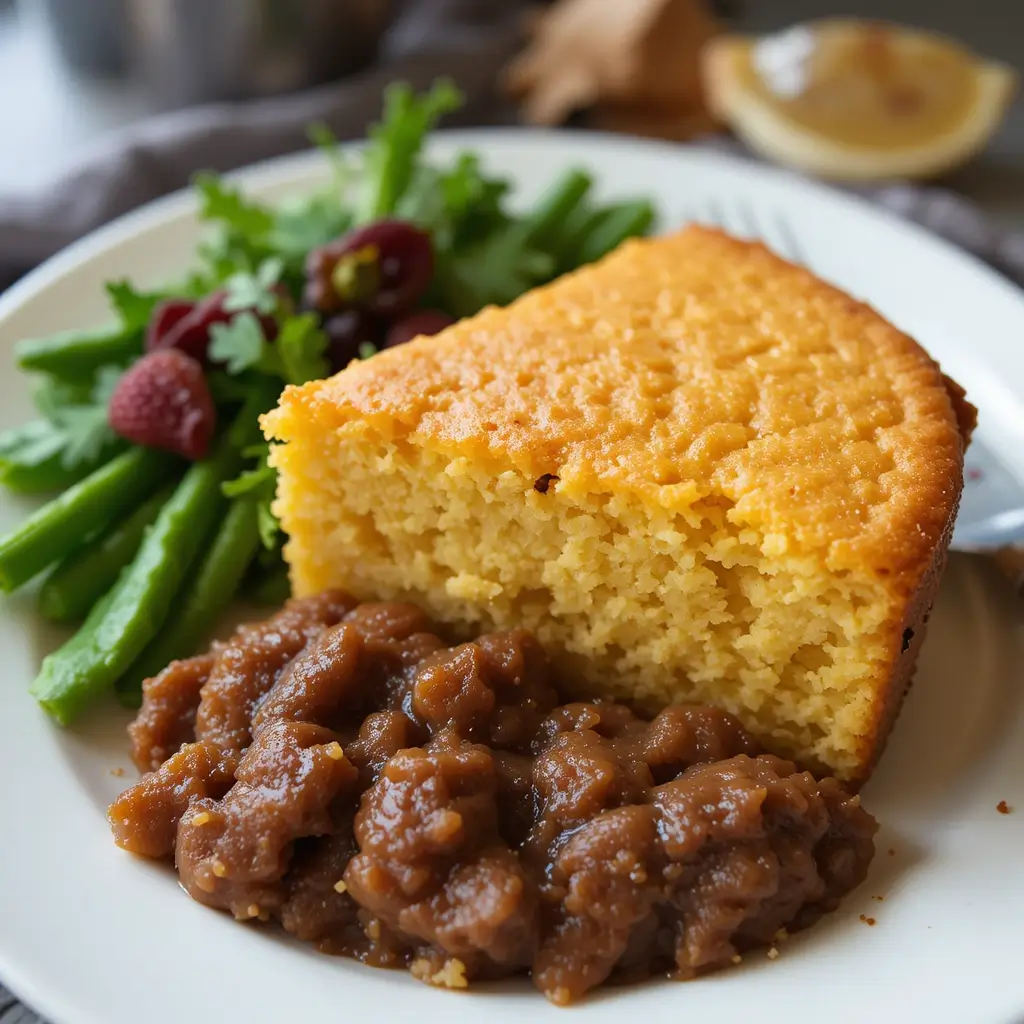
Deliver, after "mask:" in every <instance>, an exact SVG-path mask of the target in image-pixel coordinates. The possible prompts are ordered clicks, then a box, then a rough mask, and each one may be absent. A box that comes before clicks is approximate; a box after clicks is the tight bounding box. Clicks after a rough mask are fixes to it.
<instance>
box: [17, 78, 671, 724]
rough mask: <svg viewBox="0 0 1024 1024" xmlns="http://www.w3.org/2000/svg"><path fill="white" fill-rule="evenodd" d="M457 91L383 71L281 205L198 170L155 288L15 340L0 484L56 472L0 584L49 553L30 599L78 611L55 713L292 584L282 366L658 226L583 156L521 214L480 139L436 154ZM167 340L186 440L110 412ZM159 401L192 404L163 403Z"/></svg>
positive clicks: (526, 285)
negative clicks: (597, 191)
mask: <svg viewBox="0 0 1024 1024" xmlns="http://www.w3.org/2000/svg"><path fill="white" fill-rule="evenodd" d="M460 102H461V97H460V96H459V94H458V92H457V90H456V89H455V88H454V87H453V86H452V85H451V84H450V83H447V82H439V83H437V84H436V85H435V86H434V87H433V89H431V90H430V91H429V92H428V93H426V94H425V95H419V96H417V95H415V94H414V93H413V92H412V91H411V90H410V89H409V88H407V87H406V86H404V85H395V86H392V87H391V88H390V89H389V90H388V91H387V93H386V96H385V103H384V113H383V117H382V119H381V121H380V123H379V124H378V125H376V126H375V127H374V128H373V129H372V130H371V131H370V134H369V138H368V141H367V143H366V145H365V147H363V149H362V150H360V151H359V152H358V153H356V154H355V155H352V154H351V153H349V152H348V151H346V150H344V149H343V148H339V147H338V145H337V143H336V142H335V140H334V139H333V138H332V137H331V136H330V133H329V132H328V131H327V130H326V129H324V128H323V127H316V128H314V129H313V130H312V131H311V135H312V137H313V139H314V141H315V142H316V143H317V144H318V145H319V146H320V147H321V148H322V149H323V150H324V152H325V154H326V156H327V158H328V160H329V162H330V167H331V184H330V187H329V188H326V189H324V190H322V191H320V192H317V193H316V194H314V195H311V196H305V197H302V198H301V199H295V200H292V201H290V202H286V203H283V204H281V205H280V206H275V207H272V206H269V205H266V204H264V203H261V202H259V201H257V200H255V199H253V198H251V197H248V196H246V195H244V194H243V193H242V192H241V191H240V190H239V189H238V188H237V187H236V186H235V185H234V184H233V183H232V182H230V181H227V180H225V179H222V178H219V177H217V176H215V175H210V174H203V175H199V176H198V177H197V178H196V181H195V188H196V193H197V197H198V202H199V216H200V219H201V220H202V221H203V222H204V223H205V224H206V225H207V226H208V228H209V233H208V236H207V237H206V238H205V239H204V241H203V242H202V244H201V245H200V246H199V250H198V253H197V256H198V259H197V263H196V266H195V268H194V269H193V270H192V271H191V272H190V273H189V274H188V275H187V276H186V277H185V278H184V279H183V280H181V281H178V282H176V283H174V284H172V285H169V286H168V287H166V288H163V289H158V290H155V291H151V290H144V289H139V288H137V287H135V286H134V285H133V284H131V282H129V281H127V280H122V281H115V282H111V283H110V284H108V285H107V292H108V296H109V300H110V305H111V308H112V311H113V313H114V314H115V321H114V323H113V324H112V325H111V326H109V327H106V328H102V329H98V330H87V331H67V332H63V333H61V334H58V335H55V336H53V337H48V338H40V339H26V340H23V341H21V342H20V343H19V344H18V345H17V348H16V358H17V363H18V366H19V368H20V369H21V370H23V371H25V372H26V373H28V374H31V375H32V377H33V398H34V403H35V405H36V408H37V410H38V413H39V417H38V418H37V419H36V420H34V421H32V422H31V423H28V424H25V425H24V426H21V427H18V428H16V429H14V430H11V431H8V432H7V433H5V434H2V435H0V484H3V485H4V486H6V487H7V488H9V489H11V490H13V491H18V492H21V493H39V494H46V493H51V494H52V493H53V492H60V493H58V495H57V497H55V498H53V499H52V500H50V501H49V502H48V503H46V504H44V505H42V506H41V507H40V508H39V510H38V511H37V512H35V513H34V514H33V515H31V516H29V517H28V519H27V520H26V521H25V522H24V523H22V524H21V525H20V526H19V527H18V528H17V529H15V530H14V531H13V532H12V533H10V534H9V535H7V536H6V537H2V538H0V589H2V590H5V591H12V590H14V589H16V588H18V587H20V586H22V585H24V584H26V583H28V582H29V581H30V580H32V579H34V578H37V577H39V576H40V575H41V574H42V573H44V572H48V575H47V576H46V577H45V579H44V580H43V583H42V586H41V589H40V592H39V605H40V611H41V612H42V614H44V615H45V616H46V617H48V618H51V619H53V620H56V621H64V622H83V620H84V622H83V624H82V625H81V626H80V628H79V629H78V632H77V633H75V634H74V636H72V638H71V639H70V640H69V641H68V642H67V643H66V644H65V645H64V646H63V647H61V648H59V649H58V650H56V651H55V652H53V653H52V654H51V655H49V656H48V657H47V658H46V659H45V660H44V662H43V666H42V670H41V672H40V675H39V677H38V678H37V680H36V681H35V683H34V684H33V686H32V693H33V694H34V695H35V696H36V697H37V699H38V700H39V702H40V704H41V705H42V706H43V707H44V708H45V709H46V710H47V711H48V712H49V713H50V714H51V715H52V716H53V717H54V719H55V720H56V721H58V722H60V723H62V724H66V723H68V722H70V721H72V720H73V719H74V718H75V716H76V715H77V714H78V713H79V712H80V711H81V710H82V709H83V708H84V707H85V706H87V705H88V703H89V702H90V701H91V700H92V699H94V698H95V697H97V696H99V695H101V694H103V693H105V692H109V691H110V690H111V689H112V688H113V689H114V690H115V691H116V693H117V694H118V696H119V698H120V699H121V700H122V702H124V703H126V704H128V705H133V704H137V703H138V701H139V699H140V694H141V684H142V681H143V679H145V678H147V677H148V676H150V675H152V674H154V673H156V672H158V671H159V670H160V669H161V668H162V667H163V666H164V665H165V664H166V663H167V662H168V661H169V660H171V659H174V658H177V657H185V656H188V655H190V654H192V653H193V652H194V651H195V650H196V649H197V648H199V647H200V646H202V644H203V643H204V642H205V641H206V640H207V639H208V634H209V631H210V626H211V624H213V623H215V622H216V619H217V616H218V615H219V614H220V613H221V612H222V611H223V610H224V608H225V607H226V606H227V604H228V603H229V602H230V601H231V600H232V599H233V598H234V597H235V596H236V594H238V593H242V594H244V596H246V597H249V598H255V599H261V598H265V599H266V600H269V601H278V600H280V599H281V598H282V597H283V596H284V595H285V594H286V593H287V585H286V574H285V567H284V563H283V560H282V556H281V549H282V545H283V541H284V538H283V537H282V535H281V531H280V528H279V525H278V523H277V520H276V519H275V517H274V515H273V512H272V510H271V502H272V500H273V496H274V491H275V483H276V477H275V473H274V470H273V469H272V468H271V467H270V466H269V465H268V463H267V455H268V447H267V445H266V444H265V443H264V442H263V441H262V438H261V435H260V431H259V428H258V417H259V415H260V414H261V413H263V412H265V411H267V410H268V409H270V408H272V407H273V406H274V404H275V403H276V401H277V398H278V396H279V394H280V392H281V389H282V387H284V386H285V385H288V384H302V383H304V382H306V381H308V380H313V379H319V378H321V377H323V376H326V375H328V374H329V373H331V372H334V371H335V370H338V369H341V368H343V366H344V365H345V363H347V362H348V360H349V359H351V358H356V357H358V358H372V357H373V356H374V354H375V353H376V352H377V351H378V350H379V349H380V348H381V347H383V346H385V345H387V344H389V343H390V344H396V343H398V342H397V341H395V340H394V339H396V338H398V337H399V336H400V335H401V336H402V338H403V340H404V338H407V337H411V336H412V334H413V333H415V330H414V329H413V324H414V321H415V323H417V324H423V323H426V322H427V321H425V320H423V316H424V314H426V316H427V318H428V320H429V321H430V322H431V323H433V324H436V326H433V327H431V328H430V331H433V330H437V329H440V326H441V325H442V324H443V323H445V322H451V320H453V319H458V318H461V317H465V316H469V315H472V314H474V313H476V312H477V311H478V310H480V309H481V308H483V307H484V306H487V305H491V304H499V305H500V304H505V303H507V302H509V301H511V300H513V299H514V298H516V297H517V296H518V295H520V294H522V293H523V292H525V291H527V290H529V289H531V288H534V287H536V286H537V285H540V284H543V283H545V282H547V281H549V280H551V279H553V278H554V277H556V276H558V275H559V274H561V273H564V272H566V271H568V270H571V269H573V268H575V267H577V266H579V265H581V264H582V263H584V262H589V261H592V260H595V259H598V258H600V257H601V256H603V255H604V254H605V253H607V252H609V251H610V250H611V249H613V248H615V247H616V246H617V245H618V244H619V243H620V242H622V241H623V240H624V239H625V238H627V237H629V236H631V235H639V234H643V233H645V232H646V231H647V230H648V229H649V228H650V226H651V224H652V222H653V220H654V216H655V211H654V209H653V207H652V206H651V204H650V203H649V202H648V201H646V200H644V199H638V200H630V201H624V202H620V203H616V204H614V205H610V206H602V205H598V204H596V203H595V202H594V201H593V200H592V199H591V190H592V181H591V178H590V176H589V175H588V174H587V173H586V172H585V171H583V170H579V169H575V170H571V171H569V172H568V173H566V174H565V175H564V176H562V177H561V178H560V179H559V180H557V181H555V182H553V183H552V185H551V187H550V189H549V190H548V192H547V193H546V194H545V195H544V196H543V197H542V198H541V199H540V200H539V201H538V202H537V203H536V204H535V206H534V207H533V208H532V209H529V210H527V211H526V212H525V213H522V214H520V213H517V212H516V211H515V210H514V209H513V207H512V206H511V205H510V203H509V197H510V186H509V183H508V182H507V181H505V180H504V179H502V178H500V177H497V176H494V175H493V174H491V173H490V172H488V171H487V170H485V168H484V167H483V164H482V162H481V160H480V158H479V157H478V155H477V154H475V153H472V152H464V153H461V154H459V155H458V156H457V157H456V158H455V159H453V160H452V161H451V162H450V163H449V164H447V165H437V164H435V163H431V162H429V161H427V160H426V159H425V158H424V155H423V147H424V142H425V140H426V138H427V136H428V134H429V133H430V132H431V131H432V130H433V128H434V127H435V125H436V124H437V123H438V121H439V119H440V118H441V117H442V116H443V115H444V114H445V113H447V112H449V111H452V110H454V109H455V108H456V107H457V106H458V105H459V103H460ZM353 239H355V240H356V241H353ZM386 245H392V246H394V247H397V248H395V249H394V252H395V253H396V254H397V258H398V262H399V263H401V261H402V259H405V260H406V262H407V263H409V261H413V262H415V261H414V260H413V257H414V256H416V253H418V254H419V255H418V256H416V259H418V260H419V263H418V265H417V267H413V268H412V269H411V270H409V271H408V273H409V274H413V275H414V276H415V274H418V275H419V277H418V278H416V281H419V282H420V283H419V284H415V288H412V286H411V285H410V283H409V280H411V279H408V280H404V281H403V280H399V279H397V278H395V279H394V280H388V278H387V274H388V273H392V275H393V266H392V264H394V260H392V261H391V264H389V263H388V260H387V259H386V258H385V256H386V254H382V253H381V251H380V247H381V246H386ZM403 246H404V249H403V248H402V247H403ZM417 246H418V247H419V248H418V249H417V248H416V247H417ZM424 247H425V250H424ZM424 252H425V258H426V260H427V262H426V263H424V262H423V260H424ZM409 265H410V266H411V263H410V264H409ZM389 266H392V269H391V270H389ZM364 270H369V271H372V274H370V276H368V277H367V278H366V279H365V280H363V279H359V280H358V281H356V282H355V284H358V285H359V287H358V288H356V287H354V286H353V287H352V288H351V289H349V288H348V286H349V285H350V284H352V283H353V282H352V280H351V278H350V276H346V275H351V274H354V273H360V272H362V271H364ZM414 272H415V273H414ZM403 273H404V271H403ZM314 274H318V275H319V277H318V278H317V280H316V281H315V282H313V283H314V284H315V285H316V287H315V288H314V287H311V280H312V278H311V275H314ZM393 276H394V275H393ZM399 276H401V275H399ZM367 282H369V284H368V285H367ZM414 283H415V282H414ZM420 284H422V287H421V286H420ZM364 286H365V287H364ZM366 288H368V289H369V293H372V294H371V295H370V302H369V305H366V306H364V305H361V304H360V303H361V297H362V294H363V291H365V290H366ZM389 288H390V291H388V289H389ZM317 289H319V291H317ZM410 289H412V290H410ZM311 295H313V296H316V295H321V296H323V295H326V296H327V297H328V299H330V300H331V303H333V305H331V304H330V303H320V304H318V303H317V302H315V301H312V302H311V300H310V296H311ZM389 311H390V312H389ZM402 316H404V317H405V318H406V322H405V329H404V334H403V333H402V332H400V331H398V326H399V323H398V321H399V320H400V319H401V317H402ZM417 316H418V317H419V318H420V319H419V320H415V317H417ZM396 317H397V318H398V319H396ZM392 329H394V331H398V333H394V332H393V330H392ZM422 330H423V328H422V327H420V331H422ZM430 331H428V333H430ZM389 338H390V341H389ZM167 349H175V350H176V351H177V352H178V355H176V356H175V359H176V360H178V361H179V362H185V363H187V364H188V367H191V368H192V369H191V370H190V372H191V373H192V374H193V376H194V378H197V379H193V381H192V385H193V390H195V386H196V385H199V386H201V388H202V390H203V394H202V395H199V396H198V398H196V402H198V405H196V408H197V409H205V410H206V414H207V415H208V416H213V417H215V424H214V423H212V422H211V423H210V424H209V426H210V434H209V435H207V436H206V437H200V438H199V440H198V441H196V440H195V439H194V438H193V442H192V443H193V447H195V445H200V444H201V445H202V450H201V451H199V452H198V454H195V453H192V452H191V451H190V449H188V448H186V447H181V446H178V447H175V446H174V445H171V444H167V443H163V442H162V441H160V440H159V439H157V440H153V441H150V440H145V439H144V440H142V441H140V440H139V437H138V430H143V431H145V430H148V429H150V427H149V426H148V425H147V424H146V422H145V417H146V415H147V411H146V409H144V408H140V409H139V410H137V411H138V417H137V418H140V422H141V423H142V425H141V427H138V425H135V424H133V429H134V430H135V432H134V433H133V432H132V431H129V430H127V429H126V428H125V427H123V426H122V425H121V424H120V421H118V419H117V417H116V416H115V415H114V413H113V408H114V406H113V404H112V403H111V396H112V395H115V394H120V393H121V392H122V391H124V389H126V388H127V387H128V382H129V381H130V380H132V381H133V383H132V386H133V387H134V386H135V384H134V380H133V379H134V378H135V377H137V376H138V375H139V374H138V371H139V369H140V367H142V366H143V365H144V364H145V363H146V362H147V360H148V359H149V357H150V356H152V355H153V354H154V353H155V352H156V351H166V350H167ZM173 362H174V360H167V359H165V360H164V364H168V363H173ZM167 372H170V371H167ZM149 385H153V382H152V381H150V382H148V385H147V386H149ZM153 386H155V385H153ZM207 392H208V394H207ZM193 397H195V396H193ZM172 398H173V395H172V396H171V397H169V398H168V399H167V401H168V402H169V403H171V404H172V405H173V402H172ZM200 399H201V401H200ZM124 405H125V403H124V401H121V402H120V405H119V406H118V407H119V408H123V407H124ZM168 410H169V411H168ZM186 411H187V410H186ZM193 411H195V410H193ZM133 415H134V412H133ZM153 415H154V416H156V415H157V414H156V413H154V414H153ZM161 415H164V416H165V417H173V416H178V417H179V419H180V418H181V416H182V415H183V413H182V412H181V410H180V409H178V410H175V409H173V408H171V407H170V406H168V409H164V410H163V411H162V413H161ZM180 425H181V424H180V423H179V426H180ZM153 429H156V428H153ZM156 436H157V435H154V437H156ZM209 436H213V437H214V438H215V440H214V444H213V448H212V450H211V451H210V453H209V454H208V455H207V454H206V449H205V443H206V441H207V440H208V438H209ZM196 437H199V435H196ZM129 439H132V440H129ZM132 441H134V443H132ZM161 448H163V449H167V450H158V449H161ZM173 453H177V454H173ZM195 460H198V461H195ZM190 461H192V464H191V466H190V465H189V462H190Z"/></svg>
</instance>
